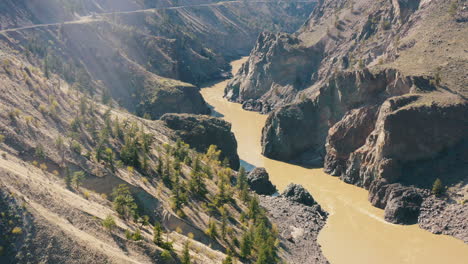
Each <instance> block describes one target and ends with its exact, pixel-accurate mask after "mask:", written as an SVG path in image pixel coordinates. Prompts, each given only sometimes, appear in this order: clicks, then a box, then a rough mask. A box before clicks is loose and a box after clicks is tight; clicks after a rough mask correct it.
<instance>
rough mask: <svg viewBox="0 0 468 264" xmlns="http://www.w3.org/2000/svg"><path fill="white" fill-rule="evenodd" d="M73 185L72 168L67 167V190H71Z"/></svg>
mask: <svg viewBox="0 0 468 264" xmlns="http://www.w3.org/2000/svg"><path fill="white" fill-rule="evenodd" d="M71 184H72V175H71V173H70V168H68V167H66V168H65V185H66V186H67V188H71Z"/></svg>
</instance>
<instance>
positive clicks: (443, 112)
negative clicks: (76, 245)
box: [225, 0, 468, 241]
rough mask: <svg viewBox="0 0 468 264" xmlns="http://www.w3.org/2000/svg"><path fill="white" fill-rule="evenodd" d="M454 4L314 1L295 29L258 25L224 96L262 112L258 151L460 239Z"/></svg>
mask: <svg viewBox="0 0 468 264" xmlns="http://www.w3.org/2000/svg"><path fill="white" fill-rule="evenodd" d="M466 8H467V3H466V1H442V0H433V1H366V0H360V1H340V0H334V1H332V0H329V1H327V0H325V1H320V2H319V4H318V6H317V7H316V8H315V9H314V11H313V13H312V15H311V17H310V19H309V20H308V22H307V23H306V24H305V25H304V26H303V27H302V28H301V29H300V30H299V31H298V32H296V33H294V34H269V33H265V34H262V35H261V36H260V37H259V39H258V41H257V44H256V46H255V48H254V50H252V52H251V55H250V57H249V60H248V62H247V63H245V64H244V65H243V66H242V68H241V70H240V71H239V73H238V74H237V75H236V76H235V77H234V79H233V80H232V81H231V82H230V83H229V84H228V86H227V87H226V90H225V95H226V97H227V98H228V99H230V100H233V101H236V102H239V103H242V104H243V106H244V108H245V109H250V110H256V111H262V112H264V113H268V112H270V111H271V113H270V115H269V117H268V119H267V122H266V124H265V127H264V129H263V136H262V146H263V154H264V155H265V156H267V157H271V158H275V159H280V160H289V161H294V162H299V163H301V164H307V165H310V166H321V165H322V164H324V167H325V171H326V172H328V173H331V174H332V175H335V176H340V177H341V178H342V179H343V180H344V181H346V182H349V183H352V184H356V185H359V186H362V187H365V188H367V189H370V196H369V199H370V200H371V202H372V203H373V204H374V205H375V206H377V207H381V208H385V210H386V219H387V220H388V221H391V222H396V223H414V222H416V221H419V222H420V223H426V224H422V226H423V227H425V228H428V229H430V230H432V231H434V232H442V233H447V234H451V235H455V236H457V237H459V238H461V239H464V240H465V241H466V237H467V234H468V230H467V228H466V227H464V226H459V225H457V224H456V221H457V219H459V218H458V217H455V215H457V216H459V215H462V216H464V217H466V216H467V214H466V209H465V208H466V205H464V203H465V202H464V201H465V200H466V199H467V193H466V190H467V185H466V181H467V179H466V175H468V174H467V170H468V167H467V166H466V164H467V163H466V156H467V152H466V140H467V139H468V138H467V134H466V132H465V131H467V128H468V127H467V125H468V123H467V120H466V115H467V114H468V102H467V98H466V97H467V96H468V93H467V90H466V87H468V81H467V78H466V74H465V72H466V69H467V63H466V62H467V61H468V60H467V59H468V57H467V53H466V51H465V50H464V49H465V48H464V43H466V42H467V41H468V39H467V36H468V31H467V30H468V27H467V26H466ZM324 162H325V163H324ZM436 178H440V179H441V180H442V182H443V184H444V185H447V186H449V187H450V188H449V189H448V191H447V192H446V194H445V198H446V199H448V202H447V204H446V208H447V210H446V209H443V210H442V212H440V215H444V216H446V218H445V219H443V217H437V216H436V215H439V214H438V213H434V214H431V213H430V212H437V211H439V209H440V207H439V209H437V208H436V207H437V206H436V204H438V203H437V202H430V201H432V199H434V195H431V193H430V191H429V189H431V188H432V184H433V183H434V181H435V179H436ZM444 190H445V187H443V188H442V191H444ZM436 194H437V195H440V193H439V192H436ZM435 199H436V200H438V199H437V198H435ZM420 207H423V208H424V209H423V210H424V212H425V213H424V214H421V216H420V218H419V220H418V215H419V211H420ZM454 212H457V213H454ZM448 215H450V217H447V216H448ZM436 219H437V220H436ZM431 223H432V224H433V225H432V227H431ZM440 226H446V227H447V228H446V229H445V230H442V231H441V228H439V227H440Z"/></svg>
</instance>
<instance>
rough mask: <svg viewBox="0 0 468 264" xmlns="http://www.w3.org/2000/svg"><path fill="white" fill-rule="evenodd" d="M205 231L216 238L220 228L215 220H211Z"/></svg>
mask: <svg viewBox="0 0 468 264" xmlns="http://www.w3.org/2000/svg"><path fill="white" fill-rule="evenodd" d="M205 233H206V234H207V235H208V236H209V237H211V238H212V239H216V237H217V236H218V229H217V228H216V223H215V222H214V221H213V220H210V222H209V223H208V229H207V230H206V232H205Z"/></svg>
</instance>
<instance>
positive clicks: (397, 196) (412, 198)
mask: <svg viewBox="0 0 468 264" xmlns="http://www.w3.org/2000/svg"><path fill="white" fill-rule="evenodd" d="M422 201H423V198H422V196H421V195H420V194H419V193H418V192H417V191H416V189H414V188H409V187H400V188H394V189H393V190H392V192H391V193H390V197H389V198H388V201H387V205H386V206H385V220H387V221H388V222H390V223H394V224H415V223H417V222H418V216H419V213H420V209H421V203H422Z"/></svg>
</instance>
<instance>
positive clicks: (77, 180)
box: [71, 171, 85, 189]
mask: <svg viewBox="0 0 468 264" xmlns="http://www.w3.org/2000/svg"><path fill="white" fill-rule="evenodd" d="M84 178H85V173H84V172H82V171H76V172H74V173H73V176H72V180H71V183H72V185H73V186H74V187H75V189H79V188H80V186H81V184H82V183H83V180H84Z"/></svg>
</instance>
